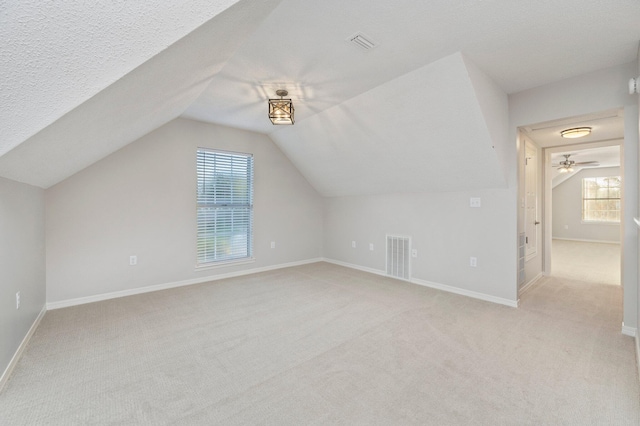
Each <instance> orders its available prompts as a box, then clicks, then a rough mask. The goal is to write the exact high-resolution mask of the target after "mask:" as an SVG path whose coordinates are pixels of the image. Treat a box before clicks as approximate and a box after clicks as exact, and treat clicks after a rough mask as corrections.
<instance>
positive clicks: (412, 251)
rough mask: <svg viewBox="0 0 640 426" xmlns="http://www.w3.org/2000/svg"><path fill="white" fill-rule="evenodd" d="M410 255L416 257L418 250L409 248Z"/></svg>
mask: <svg viewBox="0 0 640 426" xmlns="http://www.w3.org/2000/svg"><path fill="white" fill-rule="evenodd" d="M411 257H418V250H417V249H413V250H411Z"/></svg>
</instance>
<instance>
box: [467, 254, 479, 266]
mask: <svg viewBox="0 0 640 426" xmlns="http://www.w3.org/2000/svg"><path fill="white" fill-rule="evenodd" d="M469 266H471V267H472V268H475V267H476V266H478V258H477V257H473V256H472V257H470V258H469Z"/></svg>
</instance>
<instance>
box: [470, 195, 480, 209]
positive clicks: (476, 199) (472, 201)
mask: <svg viewBox="0 0 640 426" xmlns="http://www.w3.org/2000/svg"><path fill="white" fill-rule="evenodd" d="M469 207H482V200H481V199H480V197H471V198H470V199H469Z"/></svg>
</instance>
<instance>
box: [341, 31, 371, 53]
mask: <svg viewBox="0 0 640 426" xmlns="http://www.w3.org/2000/svg"><path fill="white" fill-rule="evenodd" d="M347 40H348V41H350V42H351V44H353V45H354V46H357V47H358V48H359V49H362V50H371V49H373V48H374V47H376V43H375V42H374V41H373V40H371V39H370V38H369V37H367V36H365V35H364V34H362V33H356V34H354V35H352V36H351V37H349V38H348V39H347Z"/></svg>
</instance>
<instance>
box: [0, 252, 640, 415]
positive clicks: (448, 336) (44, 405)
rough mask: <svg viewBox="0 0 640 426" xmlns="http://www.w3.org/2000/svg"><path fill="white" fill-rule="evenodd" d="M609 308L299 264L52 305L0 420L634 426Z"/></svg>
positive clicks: (629, 348)
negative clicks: (503, 297) (494, 298)
mask: <svg viewBox="0 0 640 426" xmlns="http://www.w3.org/2000/svg"><path fill="white" fill-rule="evenodd" d="M585 286H587V287H588V288H587V289H586V290H585ZM621 304H622V289H621V288H620V287H619V286H611V285H602V284H585V283H583V282H575V281H570V280H564V279H558V278H544V279H542V280H540V281H539V282H538V283H536V284H535V285H534V286H533V287H532V288H531V289H530V290H529V291H527V292H526V294H525V295H524V296H523V299H522V300H521V307H520V308H518V309H514V308H509V307H505V306H501V305H496V304H492V303H488V302H483V301H479V300H475V299H471V298H467V297H463V296H458V295H454V294H449V293H445V292H441V291H436V290H432V289H429V288H425V287H420V286H417V285H413V284H408V283H405V282H402V281H397V280H393V279H389V278H385V277H380V276H375V275H370V274H367V273H364V272H359V271H354V270H350V269H347V268H343V267H339V266H335V265H331V264H327V263H316V264H311V265H306V266H300V267H296V268H289V269H282V270H277V271H271V272H266V273H261V274H256V275H250V276H244V277H238V278H233V279H228V280H224V281H217V282H213V283H209V284H203V285H196V286H190V287H183V288H179V289H172V290H165V291H161V292H155V293H148V294H142V295H137V296H131V297H127V298H122V299H115V300H110V301H104V302H99V303H94V304H89V305H82V306H77V307H72V308H66V309H60V310H55V311H50V312H47V314H46V316H45V317H44V319H43V321H42V323H41V325H40V327H39V328H38V330H37V332H36V334H35V335H34V336H33V338H32V340H31V343H30V344H29V347H28V348H27V350H26V351H25V353H24V356H23V357H22V359H21V360H20V362H19V364H18V366H17V368H16V370H15V372H14V374H13V376H12V378H11V379H10V381H9V383H8V384H7V386H6V388H5V390H4V392H3V393H2V394H0V424H2V425H41V424H42V425H86V424H153V425H162V424H181V425H191V424H194V425H213V424H221V425H235V424H273V425H300V424H310V425H317V424H344V425H369V424H380V425H403V424H421V425H457V424H464V425H469V424H471V425H515V424H517V425H562V424H566V425H599V424H602V425H634V426H637V425H638V424H639V422H640V393H639V384H638V375H637V371H636V366H635V353H634V343H633V339H632V338H630V337H626V336H623V335H621V334H620V326H621V321H622V317H621Z"/></svg>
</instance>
